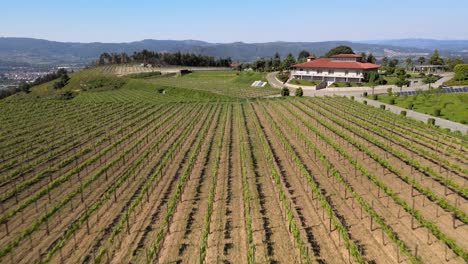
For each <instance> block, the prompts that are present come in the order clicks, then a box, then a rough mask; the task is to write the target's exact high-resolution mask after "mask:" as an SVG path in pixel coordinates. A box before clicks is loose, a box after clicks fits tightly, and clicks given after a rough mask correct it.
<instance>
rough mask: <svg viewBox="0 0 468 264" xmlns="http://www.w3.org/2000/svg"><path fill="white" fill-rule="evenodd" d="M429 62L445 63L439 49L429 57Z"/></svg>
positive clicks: (434, 63) (432, 63)
mask: <svg viewBox="0 0 468 264" xmlns="http://www.w3.org/2000/svg"><path fill="white" fill-rule="evenodd" d="M429 64H431V65H443V64H444V60H443V59H442V58H441V57H440V55H439V51H438V50H437V49H436V50H434V53H432V55H431V57H430V58H429Z"/></svg>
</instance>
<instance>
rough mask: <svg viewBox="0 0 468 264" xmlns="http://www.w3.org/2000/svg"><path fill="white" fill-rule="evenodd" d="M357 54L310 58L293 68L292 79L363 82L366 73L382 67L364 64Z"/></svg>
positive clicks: (328, 82)
mask: <svg viewBox="0 0 468 264" xmlns="http://www.w3.org/2000/svg"><path fill="white" fill-rule="evenodd" d="M361 60H362V57H361V56H360V55H357V54H338V55H334V56H332V57H331V58H318V59H316V58H315V57H313V56H309V57H308V58H307V61H306V62H304V63H299V64H295V65H293V66H292V68H293V69H292V71H291V77H292V78H293V79H299V80H317V81H326V82H327V84H328V85H330V84H332V83H334V82H362V81H363V79H364V73H365V72H370V71H376V72H377V70H378V69H379V67H380V65H378V64H374V63H368V62H362V61H361Z"/></svg>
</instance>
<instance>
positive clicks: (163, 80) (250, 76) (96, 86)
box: [17, 67, 279, 101]
mask: <svg viewBox="0 0 468 264" xmlns="http://www.w3.org/2000/svg"><path fill="white" fill-rule="evenodd" d="M104 70H105V68H102V67H98V68H91V69H85V70H83V71H80V72H77V73H71V74H70V77H71V79H70V81H69V83H68V84H67V85H66V86H65V87H64V88H63V89H60V90H56V89H54V88H53V85H54V82H55V81H51V82H48V83H45V84H42V85H40V86H37V87H34V88H33V89H32V93H30V94H28V95H24V94H18V95H17V96H22V97H24V96H29V97H31V96H36V97H37V96H39V97H58V96H60V94H62V93H64V92H65V91H71V92H73V93H75V96H76V97H77V98H78V99H79V100H80V99H81V97H85V98H88V97H93V95H90V94H92V93H98V94H99V96H98V97H99V98H103V99H105V98H106V96H105V95H103V94H101V93H109V96H110V97H113V96H115V95H116V94H125V93H128V92H131V91H132V90H138V91H141V92H142V93H144V94H145V95H146V96H147V97H146V98H145V99H144V100H145V101H152V100H156V101H158V100H170V101H179V100H181V101H194V100H212V99H213V100H233V99H235V98H257V97H264V96H271V95H277V94H279V90H278V89H275V88H272V87H270V86H269V85H268V84H267V85H266V86H265V87H252V86H251V84H252V83H253V82H254V81H256V80H265V76H264V74H263V73H257V72H236V71H197V72H193V73H190V74H187V75H184V76H178V75H174V74H169V75H157V76H149V77H145V78H141V77H140V76H139V75H134V76H135V78H132V75H130V76H117V75H115V74H113V73H106V71H104ZM112 90H116V91H112ZM162 90H164V92H163V93H162ZM85 91H86V92H87V93H84V92H85ZM187 94H190V95H191V96H186V95H187Z"/></svg>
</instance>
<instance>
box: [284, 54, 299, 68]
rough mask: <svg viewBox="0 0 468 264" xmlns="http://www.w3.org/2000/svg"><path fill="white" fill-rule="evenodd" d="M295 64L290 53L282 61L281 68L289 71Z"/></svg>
mask: <svg viewBox="0 0 468 264" xmlns="http://www.w3.org/2000/svg"><path fill="white" fill-rule="evenodd" d="M295 63H296V59H295V58H294V56H293V55H292V54H291V53H289V54H288V56H286V58H285V59H284V60H283V62H282V65H281V67H282V68H283V69H284V70H289V69H290V68H291V66H293V65H294V64H295Z"/></svg>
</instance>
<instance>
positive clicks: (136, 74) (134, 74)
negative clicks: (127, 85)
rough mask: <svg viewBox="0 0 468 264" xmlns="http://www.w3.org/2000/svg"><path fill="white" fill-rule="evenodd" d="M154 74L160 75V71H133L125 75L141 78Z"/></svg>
mask: <svg viewBox="0 0 468 264" xmlns="http://www.w3.org/2000/svg"><path fill="white" fill-rule="evenodd" d="M154 76H161V72H158V71H155V72H140V73H133V74H129V75H127V77H130V78H133V79H143V78H149V77H154Z"/></svg>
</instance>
